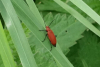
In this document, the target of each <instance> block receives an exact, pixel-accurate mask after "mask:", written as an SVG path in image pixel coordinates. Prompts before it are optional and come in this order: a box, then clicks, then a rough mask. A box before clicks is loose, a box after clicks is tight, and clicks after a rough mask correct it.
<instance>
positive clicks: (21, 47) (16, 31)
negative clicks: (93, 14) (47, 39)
mask: <svg viewBox="0 0 100 67" xmlns="http://www.w3.org/2000/svg"><path fill="white" fill-rule="evenodd" d="M0 10H1V15H2V17H3V19H4V21H5V24H6V26H7V28H8V30H9V33H10V35H11V37H12V40H13V42H14V45H15V47H16V50H17V52H18V54H19V57H20V60H21V62H22V65H23V67H37V65H36V62H35V60H34V57H33V55H32V52H31V49H30V46H29V44H28V41H27V39H26V37H25V34H24V31H23V29H22V27H21V24H20V21H19V19H18V17H17V15H16V13H15V10H14V8H13V6H12V3H11V2H10V0H7V1H6V0H1V1H0Z"/></svg>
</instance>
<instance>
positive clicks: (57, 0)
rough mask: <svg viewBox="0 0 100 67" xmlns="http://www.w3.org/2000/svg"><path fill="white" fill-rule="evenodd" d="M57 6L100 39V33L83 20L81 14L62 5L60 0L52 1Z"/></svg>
mask: <svg viewBox="0 0 100 67" xmlns="http://www.w3.org/2000/svg"><path fill="white" fill-rule="evenodd" d="M54 1H55V2H56V3H57V4H59V5H60V6H61V7H62V8H64V9H65V10H66V11H67V12H69V13H70V14H72V15H73V16H74V17H75V18H76V19H77V20H79V21H80V22H81V23H82V24H84V25H85V26H86V27H87V28H89V29H90V30H91V31H92V32H94V33H95V34H96V35H98V36H99V37H100V31H99V30H98V29H97V28H96V27H94V26H93V25H92V24H91V23H90V22H89V21H88V20H87V19H85V18H84V17H83V16H82V15H81V14H79V13H78V12H77V11H76V10H74V9H73V8H72V7H70V6H68V5H67V4H65V3H63V2H62V1H60V0H54Z"/></svg>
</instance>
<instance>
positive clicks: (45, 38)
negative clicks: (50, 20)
mask: <svg viewBox="0 0 100 67" xmlns="http://www.w3.org/2000/svg"><path fill="white" fill-rule="evenodd" d="M46 37H47V34H46V35H45V38H44V40H43V41H42V42H44V41H45V39H46Z"/></svg>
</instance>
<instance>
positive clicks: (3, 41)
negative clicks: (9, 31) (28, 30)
mask: <svg viewBox="0 0 100 67" xmlns="http://www.w3.org/2000/svg"><path fill="white" fill-rule="evenodd" d="M0 55H1V57H2V60H3V63H4V66H5V67H16V65H15V62H14V58H13V56H12V54H11V50H10V47H9V45H8V42H7V38H6V36H5V33H4V30H3V27H2V24H1V21H0Z"/></svg>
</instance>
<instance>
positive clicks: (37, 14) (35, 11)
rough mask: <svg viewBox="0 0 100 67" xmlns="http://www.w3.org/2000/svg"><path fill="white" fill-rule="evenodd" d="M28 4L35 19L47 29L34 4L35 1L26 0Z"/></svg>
mask: <svg viewBox="0 0 100 67" xmlns="http://www.w3.org/2000/svg"><path fill="white" fill-rule="evenodd" d="M26 2H27V4H28V5H29V8H30V10H31V11H32V13H33V14H34V15H35V17H36V18H37V19H38V20H39V21H40V23H41V25H42V26H44V27H45V25H44V21H43V19H42V17H41V15H40V13H39V11H38V9H37V7H36V5H35V3H34V1H33V0H26Z"/></svg>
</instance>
